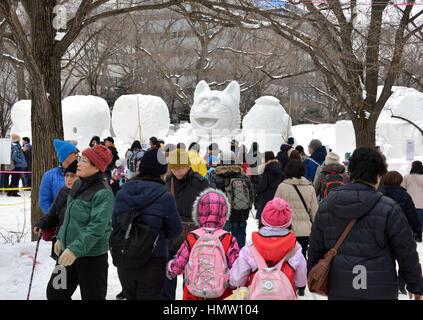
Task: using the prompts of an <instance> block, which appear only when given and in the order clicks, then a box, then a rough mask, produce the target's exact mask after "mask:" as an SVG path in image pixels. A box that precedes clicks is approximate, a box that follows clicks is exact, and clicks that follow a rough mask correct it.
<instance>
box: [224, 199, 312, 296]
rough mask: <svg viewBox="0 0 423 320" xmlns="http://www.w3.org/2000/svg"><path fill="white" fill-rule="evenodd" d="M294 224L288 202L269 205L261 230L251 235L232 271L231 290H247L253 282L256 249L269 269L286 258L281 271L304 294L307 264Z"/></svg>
mask: <svg viewBox="0 0 423 320" xmlns="http://www.w3.org/2000/svg"><path fill="white" fill-rule="evenodd" d="M291 223H292V212H291V208H290V206H289V204H288V203H287V202H286V201H285V200H283V199H281V198H277V197H275V198H274V199H273V200H270V201H269V202H268V203H267V204H266V206H265V207H264V209H263V212H262V214H261V219H260V220H259V231H258V232H253V233H252V235H251V239H249V240H248V241H247V245H246V246H244V247H243V248H242V249H241V251H240V252H239V257H238V259H237V260H235V262H234V264H233V266H232V268H231V270H230V278H229V283H230V285H231V286H232V287H244V286H247V287H248V286H249V285H250V284H251V282H252V280H253V279H254V276H255V274H256V271H257V262H256V261H255V259H254V255H253V253H252V251H251V250H252V247H254V248H255V249H256V250H257V251H258V253H259V254H260V255H261V256H262V257H263V259H264V260H265V261H266V263H267V266H268V267H269V268H271V267H273V266H275V265H276V264H277V263H278V262H279V261H280V260H282V259H283V258H284V257H285V262H284V263H283V265H282V269H281V271H282V272H283V273H284V274H285V275H286V276H287V277H288V279H289V280H290V282H291V284H292V289H293V291H294V292H296V288H297V289H298V295H300V296H302V295H304V289H305V286H306V284H307V264H306V260H305V258H304V256H303V254H302V248H301V245H300V244H299V242H298V241H297V240H296V237H295V235H294V233H293V232H291V231H290V230H289V227H290V226H291Z"/></svg>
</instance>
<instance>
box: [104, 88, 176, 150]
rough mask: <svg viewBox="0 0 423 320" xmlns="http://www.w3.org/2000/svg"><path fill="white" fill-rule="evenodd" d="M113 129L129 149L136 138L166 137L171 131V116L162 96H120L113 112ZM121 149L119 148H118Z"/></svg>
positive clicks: (146, 140) (122, 146) (145, 139)
mask: <svg viewBox="0 0 423 320" xmlns="http://www.w3.org/2000/svg"><path fill="white" fill-rule="evenodd" d="M112 126H113V131H114V132H115V134H116V137H117V138H118V141H115V142H116V143H115V144H116V145H117V146H118V142H119V143H120V144H121V145H120V146H119V147H120V148H121V149H120V150H123V149H125V150H126V149H128V148H129V147H130V146H131V144H132V142H134V140H140V141H141V142H148V140H149V139H150V137H153V136H154V137H157V138H164V137H166V136H167V134H168V132H169V126H170V117H169V110H168V108H167V105H166V103H165V102H164V100H163V99H162V98H160V97H156V96H151V95H142V94H132V95H123V96H120V97H119V98H118V99H117V100H116V102H115V104H114V107H113V112H112ZM118 150H119V149H118Z"/></svg>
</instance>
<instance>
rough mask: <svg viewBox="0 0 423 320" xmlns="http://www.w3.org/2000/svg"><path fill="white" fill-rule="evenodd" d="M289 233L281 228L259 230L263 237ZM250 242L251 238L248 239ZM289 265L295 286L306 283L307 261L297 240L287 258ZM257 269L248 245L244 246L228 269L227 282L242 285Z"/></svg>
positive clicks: (301, 285) (302, 285)
mask: <svg viewBox="0 0 423 320" xmlns="http://www.w3.org/2000/svg"><path fill="white" fill-rule="evenodd" d="M287 233H289V231H288V230H286V229H282V228H270V227H263V228H261V229H260V230H259V234H260V235H262V236H264V237H275V236H283V235H286V234H287ZM248 243H249V244H252V241H251V239H250V240H249V241H248ZM288 263H289V265H290V266H291V267H292V268H293V269H294V271H295V272H294V284H295V286H296V287H305V286H306V284H307V263H306V260H305V258H304V256H303V254H302V248H301V245H300V244H299V243H298V242H297V244H296V251H295V253H294V255H293V256H292V257H291V258H290V259H289V260H288ZM256 270H257V264H256V262H255V260H254V257H253V254H252V253H251V250H250V248H249V246H244V247H243V248H242V249H241V251H240V253H239V257H238V259H237V260H236V261H235V262H234V264H233V266H232V268H231V270H230V278H229V284H230V285H231V287H244V286H245V285H246V284H247V282H248V279H249V277H250V274H251V273H252V272H255V271H256Z"/></svg>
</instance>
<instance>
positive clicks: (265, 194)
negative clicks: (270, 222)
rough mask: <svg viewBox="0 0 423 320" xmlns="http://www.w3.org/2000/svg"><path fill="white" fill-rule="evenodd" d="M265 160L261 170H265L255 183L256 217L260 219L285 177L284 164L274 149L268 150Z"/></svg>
mask: <svg viewBox="0 0 423 320" xmlns="http://www.w3.org/2000/svg"><path fill="white" fill-rule="evenodd" d="M264 160H265V163H264V165H263V168H262V169H260V170H259V172H263V173H261V174H260V176H259V182H258V184H253V188H254V191H255V192H256V199H257V207H256V208H257V211H256V219H260V217H261V213H262V211H263V209H264V206H265V205H266V203H267V202H269V201H270V200H272V199H273V197H274V196H275V192H276V189H277V188H278V186H279V184H280V183H281V182H282V180H283V178H284V176H283V170H282V166H281V164H280V162H279V161H278V159H276V158H275V154H274V153H273V151H266V152H265V153H264Z"/></svg>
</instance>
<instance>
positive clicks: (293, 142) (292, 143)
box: [287, 137, 295, 148]
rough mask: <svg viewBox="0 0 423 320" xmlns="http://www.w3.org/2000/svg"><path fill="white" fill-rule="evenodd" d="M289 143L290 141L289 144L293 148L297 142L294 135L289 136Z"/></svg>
mask: <svg viewBox="0 0 423 320" xmlns="http://www.w3.org/2000/svg"><path fill="white" fill-rule="evenodd" d="M287 143H288V144H289V145H290V146H291V147H292V148H294V144H295V141H294V137H289V138H288V141H287Z"/></svg>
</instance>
